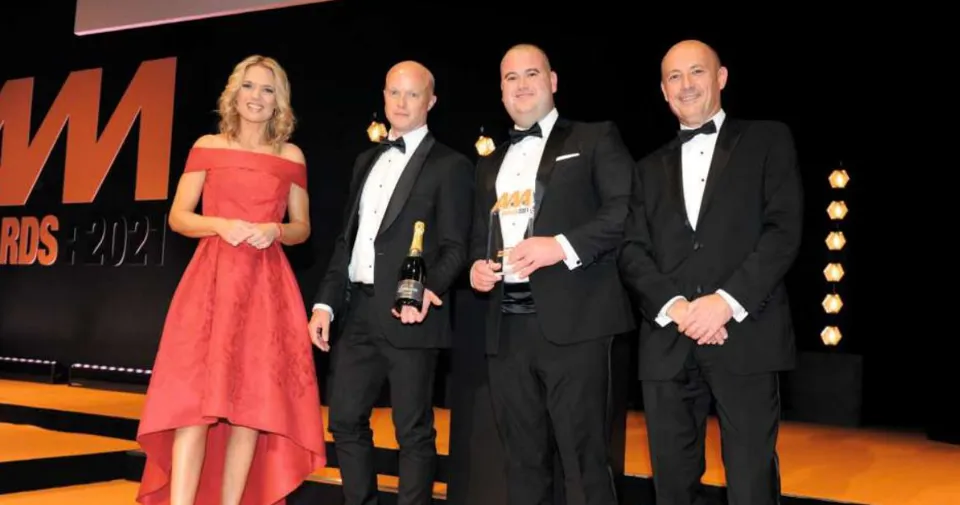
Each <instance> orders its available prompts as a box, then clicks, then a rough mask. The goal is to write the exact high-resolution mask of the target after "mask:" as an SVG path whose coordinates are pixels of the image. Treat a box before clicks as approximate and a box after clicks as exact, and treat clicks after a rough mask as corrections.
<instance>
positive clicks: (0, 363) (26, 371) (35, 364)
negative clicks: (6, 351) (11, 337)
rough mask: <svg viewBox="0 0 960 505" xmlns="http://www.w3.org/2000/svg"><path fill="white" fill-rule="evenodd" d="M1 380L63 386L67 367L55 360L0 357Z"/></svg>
mask: <svg viewBox="0 0 960 505" xmlns="http://www.w3.org/2000/svg"><path fill="white" fill-rule="evenodd" d="M0 378H4V379H12V380H22V381H29V382H45V383H48V384H62V383H64V382H66V378H67V367H66V366H64V365H63V364H62V363H57V362H56V361H53V360H47V359H36V358H15V357H11V356H0Z"/></svg>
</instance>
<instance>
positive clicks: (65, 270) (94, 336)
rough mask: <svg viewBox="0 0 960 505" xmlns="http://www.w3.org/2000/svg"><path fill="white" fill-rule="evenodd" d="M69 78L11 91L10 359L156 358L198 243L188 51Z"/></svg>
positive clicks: (2, 245)
mask: <svg viewBox="0 0 960 505" xmlns="http://www.w3.org/2000/svg"><path fill="white" fill-rule="evenodd" d="M66 74H67V75H66V77H65V78H63V77H60V78H47V77H44V78H35V77H23V78H15V79H10V80H7V81H6V82H4V83H3V87H2V89H0V135H2V136H0V140H2V146H0V336H2V338H0V355H7V356H22V357H33V358H37V359H53V360H59V361H64V360H72V361H85V362H93V363H105V364H106V363H111V364H117V365H123V366H137V367H149V366H150V365H151V364H152V361H153V355H154V353H155V351H156V346H157V342H158V340H159V335H160V331H161V329H162V324H163V318H164V315H165V313H166V309H167V305H168V303H169V300H170V296H171V295H172V293H173V290H174V289H175V287H176V284H177V281H178V280H179V276H180V274H181V272H182V270H183V268H184V267H185V266H186V262H187V261H189V258H190V254H191V252H192V248H193V245H194V242H193V241H189V240H186V239H182V238H180V237H178V236H175V235H174V234H172V232H170V231H169V229H168V226H167V222H166V221H167V212H168V209H169V204H170V201H171V200H172V198H173V194H174V192H175V188H176V181H177V179H178V177H179V174H180V172H181V171H182V166H183V162H184V160H185V159H186V154H187V150H188V149H189V146H190V144H189V142H188V143H187V144H186V145H185V146H180V145H176V146H175V144H174V142H173V130H174V122H175V103H176V98H177V59H176V58H174V57H168V58H159V59H152V60H147V61H139V62H133V63H132V64H120V65H111V66H110V67H109V68H85V69H77V70H70V71H68V72H67V73H66ZM48 75H58V74H55V73H51V74H48ZM60 75H62V74H60ZM105 75H109V79H106V78H105ZM177 144H179V143H177Z"/></svg>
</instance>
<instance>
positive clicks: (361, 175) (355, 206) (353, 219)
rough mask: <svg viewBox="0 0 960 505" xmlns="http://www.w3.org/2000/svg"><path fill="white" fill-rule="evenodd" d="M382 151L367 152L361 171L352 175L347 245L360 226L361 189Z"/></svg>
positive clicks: (351, 242) (376, 149) (378, 149)
mask: <svg viewBox="0 0 960 505" xmlns="http://www.w3.org/2000/svg"><path fill="white" fill-rule="evenodd" d="M384 150H385V149H384V148H383V147H375V148H373V149H370V150H368V151H367V152H366V156H367V158H366V159H365V160H364V161H363V162H362V163H361V165H360V166H362V167H363V169H362V170H360V171H358V172H357V173H356V174H354V178H355V179H354V181H353V182H354V184H353V194H352V195H351V197H352V198H353V200H352V202H351V204H350V217H349V218H348V219H347V228H346V229H347V231H348V233H349V235H348V236H347V237H346V239H347V244H348V245H350V244H353V238H354V237H356V235H357V233H356V231H357V230H356V229H357V227H358V226H359V225H360V219H359V217H360V214H359V213H360V198H361V197H362V196H363V187H364V186H365V185H366V184H367V178H368V177H370V171H371V170H373V165H374V164H376V162H377V160H378V159H380V155H381V154H383V151H384Z"/></svg>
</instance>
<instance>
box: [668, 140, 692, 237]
mask: <svg viewBox="0 0 960 505" xmlns="http://www.w3.org/2000/svg"><path fill="white" fill-rule="evenodd" d="M680 145H681V144H680V142H673V143H671V144H670V146H669V147H667V152H666V153H664V155H663V166H664V169H666V171H667V185H668V186H669V187H668V188H667V189H668V193H669V195H670V198H671V199H672V200H673V204H674V205H676V206H677V211H678V212H679V213H680V215H682V216H683V222H684V223H689V222H690V219H689V216H687V201H686V199H685V198H684V196H683V164H682V162H681V157H680ZM687 226H689V224H688V225H687Z"/></svg>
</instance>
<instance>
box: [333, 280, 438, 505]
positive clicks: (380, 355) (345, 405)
mask: <svg viewBox="0 0 960 505" xmlns="http://www.w3.org/2000/svg"><path fill="white" fill-rule="evenodd" d="M371 289H372V288H369V287H361V288H358V289H354V295H353V296H352V297H351V302H350V305H351V306H350V310H349V312H348V313H347V317H348V320H347V322H346V326H345V327H344V329H343V332H342V336H341V337H340V339H339V340H338V341H337V342H335V343H334V347H333V356H332V358H333V359H332V360H331V362H332V364H333V378H332V384H331V385H332V386H333V387H332V392H331V394H330V417H329V423H330V426H329V429H330V433H331V434H333V438H334V443H335V446H336V450H337V461H338V463H339V466H340V475H341V478H342V479H343V494H344V498H345V502H344V503H345V505H378V504H379V499H378V490H377V472H376V468H375V466H374V446H373V431H372V430H371V429H370V415H371V413H372V412H373V406H374V404H375V403H376V401H377V398H378V397H379V395H380V391H381V390H382V388H383V383H384V380H389V381H390V403H391V407H392V412H393V425H394V428H395V430H396V436H397V442H398V444H399V446H400V462H399V477H400V489H399V493H398V497H397V504H398V505H429V504H430V503H431V502H432V496H433V480H434V473H435V469H436V459H437V450H436V436H437V435H436V430H435V429H434V423H433V381H434V371H435V369H436V364H437V355H438V353H439V352H438V351H437V350H436V349H397V348H395V347H393V346H391V345H390V343H389V342H388V341H387V340H386V338H385V337H384V336H383V334H382V332H381V331H379V330H378V327H377V325H376V324H374V321H375V318H374V314H373V313H372V310H373V309H372V304H371V303H370V302H371V300H372V292H371V291H370V290H371ZM398 324H399V323H398Z"/></svg>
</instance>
